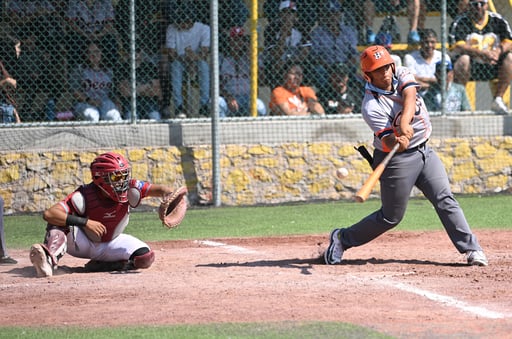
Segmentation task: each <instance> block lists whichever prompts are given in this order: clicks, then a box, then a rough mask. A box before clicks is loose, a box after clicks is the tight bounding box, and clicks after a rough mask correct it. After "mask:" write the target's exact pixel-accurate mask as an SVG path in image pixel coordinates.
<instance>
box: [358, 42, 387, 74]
mask: <svg viewBox="0 0 512 339" xmlns="http://www.w3.org/2000/svg"><path fill="white" fill-rule="evenodd" d="M393 63H395V61H394V60H393V58H392V57H391V55H390V54H389V52H388V50H387V49H386V48H385V47H383V46H379V45H375V46H370V47H368V48H366V49H365V50H364V51H363V53H361V70H362V71H363V73H368V72H373V71H375V70H376V69H377V68H380V67H382V66H386V65H389V64H393Z"/></svg>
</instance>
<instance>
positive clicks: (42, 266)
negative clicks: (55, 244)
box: [30, 244, 53, 278]
mask: <svg viewBox="0 0 512 339" xmlns="http://www.w3.org/2000/svg"><path fill="white" fill-rule="evenodd" d="M30 262H32V265H34V268H35V269H36V273H37V277H38V278H41V277H51V276H52V275H53V268H52V264H51V259H50V257H49V256H47V255H46V252H45V250H44V249H43V246H41V244H34V245H32V247H31V248H30Z"/></svg>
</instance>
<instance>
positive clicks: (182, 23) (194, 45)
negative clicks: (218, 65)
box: [165, 8, 210, 116]
mask: <svg viewBox="0 0 512 339" xmlns="http://www.w3.org/2000/svg"><path fill="white" fill-rule="evenodd" d="M193 15H194V14H193V13H192V12H190V9H186V8H180V9H178V10H177V14H176V20H175V22H174V23H172V24H170V25H169V27H168V28H167V35H166V46H165V47H166V49H167V53H168V55H169V58H170V61H171V84H172V94H173V101H174V107H175V115H176V116H179V115H181V114H184V111H183V96H182V88H183V74H184V72H187V74H188V75H189V76H191V75H192V74H194V73H195V72H196V71H197V75H198V83H199V104H200V110H199V115H203V116H207V115H209V114H208V101H209V100H210V67H209V64H208V54H209V52H210V26H208V25H205V24H202V23H200V22H197V21H194V17H193ZM189 113H190V112H189Z"/></svg>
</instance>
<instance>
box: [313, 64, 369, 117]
mask: <svg viewBox="0 0 512 339" xmlns="http://www.w3.org/2000/svg"><path fill="white" fill-rule="evenodd" d="M329 84H330V86H329V87H328V88H327V90H326V91H323V92H320V93H319V95H318V97H319V100H320V104H321V105H322V106H323V107H325V113H327V114H349V113H359V112H360V111H361V106H360V105H359V102H360V101H361V96H362V95H363V91H362V88H361V87H360V86H359V84H357V82H356V81H354V80H353V79H352V77H351V72H350V70H349V68H348V67H347V66H346V65H344V64H339V65H336V66H335V67H334V68H333V69H332V72H331V73H330V76H329Z"/></svg>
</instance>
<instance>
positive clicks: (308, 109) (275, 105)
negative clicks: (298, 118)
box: [269, 64, 325, 115]
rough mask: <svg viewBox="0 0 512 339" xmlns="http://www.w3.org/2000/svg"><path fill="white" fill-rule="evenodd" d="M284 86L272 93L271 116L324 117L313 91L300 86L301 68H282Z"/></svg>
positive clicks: (278, 87) (290, 66)
mask: <svg viewBox="0 0 512 339" xmlns="http://www.w3.org/2000/svg"><path fill="white" fill-rule="evenodd" d="M284 70H285V76H284V84H283V85H282V86H277V87H276V88H274V90H273V91H272V96H271V99H270V104H269V107H270V111H271V114H272V115H313V114H316V115H324V114H325V111H324V108H323V107H322V105H321V104H320V103H319V102H318V99H317V97H316V93H315V90H314V89H313V88H311V87H308V86H301V84H302V77H303V72H302V67H300V66H299V65H297V64H291V65H288V67H284Z"/></svg>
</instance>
